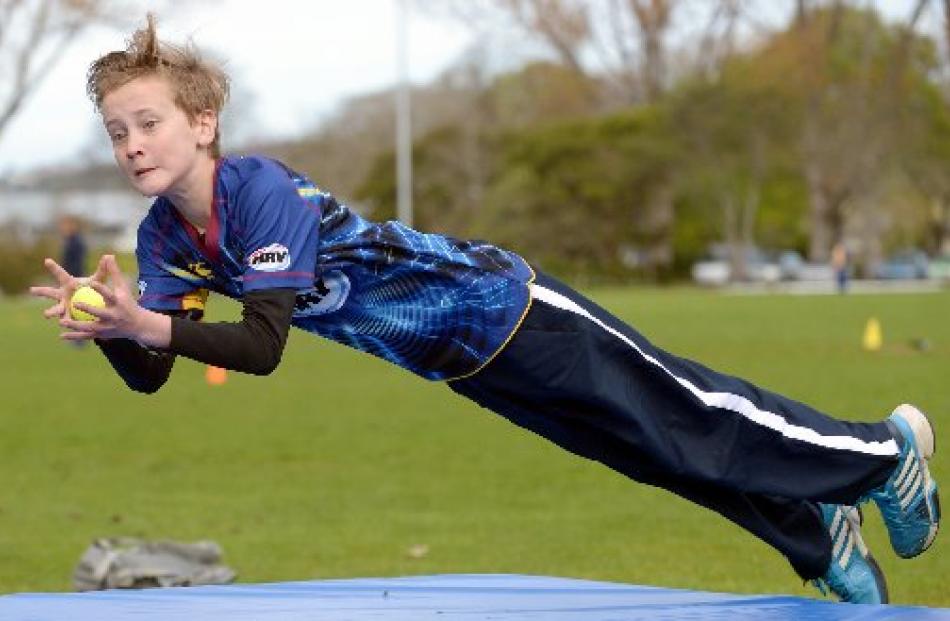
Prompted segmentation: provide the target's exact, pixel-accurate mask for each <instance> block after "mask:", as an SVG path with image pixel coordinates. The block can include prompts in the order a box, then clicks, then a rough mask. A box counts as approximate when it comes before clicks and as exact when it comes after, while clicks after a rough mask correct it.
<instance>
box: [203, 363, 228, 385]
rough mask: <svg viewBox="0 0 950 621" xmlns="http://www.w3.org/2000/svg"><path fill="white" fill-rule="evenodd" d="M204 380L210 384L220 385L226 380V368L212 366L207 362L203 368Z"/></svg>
mask: <svg viewBox="0 0 950 621" xmlns="http://www.w3.org/2000/svg"><path fill="white" fill-rule="evenodd" d="M205 381H206V382H208V384H209V385H211V386H220V385H221V384H223V383H225V382H226V381H228V371H227V369H222V368H221V367H213V366H211V365H210V364H209V365H208V368H207V369H205Z"/></svg>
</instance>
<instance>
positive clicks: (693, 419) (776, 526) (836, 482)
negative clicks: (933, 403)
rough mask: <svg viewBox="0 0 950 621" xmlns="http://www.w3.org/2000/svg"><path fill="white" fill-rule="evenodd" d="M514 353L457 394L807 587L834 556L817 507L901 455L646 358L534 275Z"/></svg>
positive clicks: (611, 325)
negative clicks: (778, 565)
mask: <svg viewBox="0 0 950 621" xmlns="http://www.w3.org/2000/svg"><path fill="white" fill-rule="evenodd" d="M531 295H532V305H531V309H530V310H529V311H528V314H527V316H526V317H525V320H524V322H523V323H522V325H521V326H520V327H519V328H518V330H517V332H516V333H515V335H514V336H513V337H512V339H511V341H510V342H509V343H508V344H507V345H506V346H505V348H504V349H503V350H502V351H501V352H500V353H499V354H498V355H497V356H496V357H495V359H494V360H492V361H491V362H490V363H489V364H488V365H486V366H485V367H484V368H482V369H481V370H480V371H478V372H477V373H475V374H474V375H472V376H469V377H466V378H463V379H459V380H454V381H451V382H449V383H448V384H449V386H450V387H451V388H452V389H453V390H454V391H455V392H457V393H459V394H461V395H464V396H466V397H468V398H470V399H472V400H473V401H475V402H476V403H478V404H480V405H482V406H483V407H486V408H488V409H490V410H492V411H494V412H497V413H498V414H501V415H502V416H504V417H505V418H507V419H509V420H510V421H512V422H513V423H515V424H517V425H519V426H521V427H524V428H526V429H529V430H531V431H533V432H535V433H537V434H539V435H541V436H543V437H545V438H547V439H548V440H550V441H552V442H554V443H556V444H558V445H559V446H561V447H563V448H565V449H567V450H568V451H570V452H572V453H575V454H577V455H580V456H582V457H586V458H588V459H592V460H595V461H598V462H601V463H603V464H605V465H607V466H608V467H610V468H612V469H614V470H616V471H617V472H620V473H621V474H624V475H626V476H627V477H629V478H631V479H634V480H637V481H640V482H642V483H647V484H649V485H655V486H658V487H662V488H664V489H667V490H670V491H672V492H674V493H676V494H678V495H680V496H682V497H684V498H686V499H688V500H691V501H693V502H695V503H697V504H699V505H702V506H704V507H707V508H709V509H712V510H714V511H716V512H718V513H720V514H721V515H723V516H724V517H726V518H727V519H729V520H731V521H732V522H734V523H736V524H738V525H739V526H741V527H743V528H745V529H746V530H748V531H749V532H751V533H752V534H754V535H755V536H757V537H759V538H760V539H762V540H763V541H765V542H766V543H768V544H769V545H771V546H772V547H774V548H776V549H777V550H778V551H779V552H781V553H782V554H783V555H785V557H786V558H787V559H788V560H789V562H790V563H791V565H792V567H793V568H794V569H795V571H796V572H797V573H798V574H799V575H800V576H801V577H802V578H803V579H806V580H807V579H812V578H816V577H818V576H820V575H822V574H823V573H824V572H825V571H826V570H827V568H828V565H829V564H830V562H831V549H832V543H831V538H830V535H829V534H828V532H827V530H826V528H825V527H824V526H823V525H822V521H821V517H820V513H819V511H818V507H817V506H816V504H815V503H816V502H824V503H838V504H854V503H856V502H857V500H858V498H859V497H860V496H861V495H863V494H864V493H865V492H867V491H869V490H871V489H873V488H875V487H877V486H879V485H881V484H883V483H884V481H885V480H886V479H887V478H888V476H889V475H890V473H891V471H892V470H893V468H894V465H895V464H896V463H897V457H898V454H899V448H898V446H897V443H896V442H895V440H894V437H893V435H892V434H891V432H890V431H889V429H888V426H887V425H886V424H885V423H884V422H880V423H856V422H846V421H841V420H836V419H834V418H831V417H829V416H826V415H824V414H822V413H820V412H818V411H816V410H814V409H812V408H810V407H808V406H807V405H804V404H802V403H799V402H797V401H794V400H792V399H788V398H786V397H783V396H781V395H778V394H776V393H773V392H769V391H767V390H763V389H761V388H758V387H756V386H754V385H752V384H751V383H749V382H746V381H744V380H741V379H738V378H735V377H730V376H728V375H723V374H721V373H717V372H715V371H712V370H710V369H708V368H706V367H704V366H702V365H700V364H697V363H695V362H692V361H690V360H686V359H684V358H679V357H677V356H674V355H672V354H669V353H667V352H664V351H662V350H661V349H658V348H657V347H654V346H653V345H652V344H650V342H649V341H647V340H646V339H645V338H644V337H643V336H641V335H640V334H638V333H637V332H636V331H635V330H633V329H632V328H631V327H630V326H628V325H626V324H625V323H624V322H622V321H620V320H619V319H617V318H616V317H613V316H612V315H611V314H610V313H608V312H607V311H605V310H604V309H602V308H600V307H598V306H597V305H596V304H594V303H593V302H591V301H590V300H588V299H586V298H584V297H583V296H582V295H580V294H579V293H577V292H575V291H573V290H572V289H570V288H569V287H567V286H566V285H564V284H562V283H560V282H558V281H556V280H555V279H553V278H551V277H549V276H546V275H544V274H542V273H540V272H539V273H538V275H537V279H536V281H535V282H534V283H533V284H532V285H531Z"/></svg>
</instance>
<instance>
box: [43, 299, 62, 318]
mask: <svg viewBox="0 0 950 621" xmlns="http://www.w3.org/2000/svg"><path fill="white" fill-rule="evenodd" d="M64 312H66V305H65V304H63V303H62V302H60V303H59V304H54V305H52V306H50V307H49V308H47V309H46V310H45V311H43V317H45V318H47V319H52V318H53V317H62V316H63V313H64Z"/></svg>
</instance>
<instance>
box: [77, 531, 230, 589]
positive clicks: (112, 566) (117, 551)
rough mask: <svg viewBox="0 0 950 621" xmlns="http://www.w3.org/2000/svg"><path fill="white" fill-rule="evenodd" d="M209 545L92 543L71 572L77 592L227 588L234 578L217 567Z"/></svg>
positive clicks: (136, 541)
mask: <svg viewBox="0 0 950 621" xmlns="http://www.w3.org/2000/svg"><path fill="white" fill-rule="evenodd" d="M220 560H221V548H220V547H219V546H218V544H216V543H214V542H213V541H198V542H196V543H178V542H176V541H145V540H142V539H133V538H126V537H122V538H113V539H96V540H95V541H93V542H92V545H90V546H89V548H88V549H87V550H86V551H85V552H84V553H83V555H82V558H81V559H79V564H78V565H77V566H76V569H75V571H74V572H73V585H74V586H75V588H76V590H77V591H101V590H105V589H142V588H148V587H172V586H193V585H199V584H228V583H230V582H232V581H234V578H235V576H236V575H237V574H235V572H234V571H233V570H232V569H231V568H230V567H227V566H225V565H222V564H220Z"/></svg>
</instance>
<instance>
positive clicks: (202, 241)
mask: <svg viewBox="0 0 950 621" xmlns="http://www.w3.org/2000/svg"><path fill="white" fill-rule="evenodd" d="M221 161H222V158H218V159H217V160H215V162H214V177H213V178H212V181H211V183H212V192H211V217H210V219H209V220H208V228H207V229H205V232H204V235H202V234H201V233H199V232H198V229H196V228H195V225H194V224H192V223H191V222H189V221H188V220H187V219H185V217H184V216H182V215H181V214H180V213H179V212H178V210H177V209H175V208H174V207H172V212H174V214H175V217H176V218H178V222H179V223H180V224H181V226H182V228H183V229H185V233H187V234H188V237H189V238H191V241H192V243H194V245H195V246H196V247H197V248H198V250H199V251H200V252H201V254H203V255H204V256H205V258H207V259H208V260H209V261H210V262H211V263H212V264H214V263H218V262H219V261H220V259H221V249H220V247H219V246H218V233H219V232H220V230H221V223H220V219H219V217H218V204H219V203H220V202H221V200H220V198H219V195H218V187H219V185H220V184H219V183H218V181H219V178H218V171H219V169H220V167H221Z"/></svg>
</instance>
